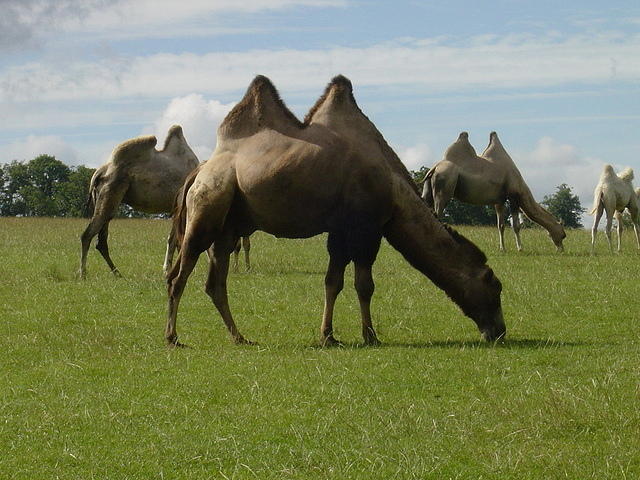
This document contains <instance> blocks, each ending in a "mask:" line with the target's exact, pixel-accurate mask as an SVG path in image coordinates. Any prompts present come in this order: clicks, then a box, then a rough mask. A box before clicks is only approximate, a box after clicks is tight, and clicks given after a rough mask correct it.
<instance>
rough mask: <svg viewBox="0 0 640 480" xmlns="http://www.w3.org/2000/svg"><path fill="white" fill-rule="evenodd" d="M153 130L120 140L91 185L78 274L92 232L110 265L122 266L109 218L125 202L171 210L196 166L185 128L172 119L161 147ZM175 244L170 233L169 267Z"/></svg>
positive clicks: (83, 268) (148, 208) (159, 210)
mask: <svg viewBox="0 0 640 480" xmlns="http://www.w3.org/2000/svg"><path fill="white" fill-rule="evenodd" d="M157 142H158V140H157V139H156V137H155V136H153V135H149V136H143V137H137V138H133V139H131V140H127V141H126V142H123V143H121V144H120V145H118V146H117V147H116V148H115V149H114V150H113V153H112V154H111V158H110V159H109V161H108V162H107V163H105V164H104V165H102V166H101V167H99V168H98V169H97V170H96V171H95V173H94V174H93V177H92V178H91V184H90V186H89V198H88V200H87V207H88V210H93V214H92V217H91V221H90V222H89V225H88V226H87V228H86V229H85V230H84V232H83V233H82V235H81V237H80V239H81V243H82V253H81V257H80V271H79V274H80V277H81V278H85V276H86V270H87V268H86V265H87V252H88V251H89V245H90V244H91V240H92V239H93V237H95V236H96V235H98V242H97V244H96V248H97V250H98V251H99V252H100V253H101V254H102V256H103V257H104V259H105V261H106V262H107V264H108V265H109V268H110V269H111V271H112V272H113V273H114V274H115V275H116V276H119V275H120V272H118V269H117V268H116V266H115V265H114V264H113V261H112V260H111V257H110V256H109V245H108V244H107V238H108V235H109V222H110V221H111V219H112V218H113V217H114V216H115V215H116V214H117V212H118V207H119V206H120V204H121V203H126V204H127V205H129V206H131V207H132V208H134V209H136V210H139V211H141V212H145V213H170V212H171V211H172V208H173V202H174V199H175V196H176V193H177V192H178V190H179V189H180V187H182V184H183V183H184V180H185V178H186V177H187V175H188V174H189V173H190V172H191V171H192V170H194V169H195V168H196V167H197V166H198V158H197V157H196V155H195V154H194V153H193V151H192V150H191V148H190V147H189V145H188V144H187V141H186V140H185V138H184V135H183V133H182V128H181V127H180V126H178V125H174V126H172V127H171V128H170V129H169V133H168V134H167V139H166V140H165V143H164V148H163V149H162V150H159V151H158V150H156V149H155V146H156V143H157ZM175 248H176V242H175V238H174V235H173V231H172V233H171V234H170V235H169V238H168V239H167V252H166V255H165V261H164V270H165V272H166V271H167V270H168V269H169V267H170V266H171V260H172V258H173V252H174V250H175Z"/></svg>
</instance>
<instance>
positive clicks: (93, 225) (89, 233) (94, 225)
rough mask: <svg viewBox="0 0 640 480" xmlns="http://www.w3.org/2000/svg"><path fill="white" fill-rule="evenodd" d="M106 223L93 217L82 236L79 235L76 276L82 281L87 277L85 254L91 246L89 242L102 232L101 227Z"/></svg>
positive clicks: (99, 218)
mask: <svg viewBox="0 0 640 480" xmlns="http://www.w3.org/2000/svg"><path fill="white" fill-rule="evenodd" d="M107 222H108V220H105V219H103V218H102V217H93V218H92V219H91V221H90V222H89V225H87V228H85V229H84V232H82V235H80V243H81V245H82V247H81V253H80V270H79V271H78V274H79V275H80V278H82V279H84V278H86V276H87V254H88V253H89V247H90V246H91V240H93V237H95V236H96V235H97V234H98V232H100V231H101V230H102V227H103V226H104V225H105V224H106V223H107Z"/></svg>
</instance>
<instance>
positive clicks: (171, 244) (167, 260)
mask: <svg viewBox="0 0 640 480" xmlns="http://www.w3.org/2000/svg"><path fill="white" fill-rule="evenodd" d="M176 248H178V242H177V241H176V232H175V229H174V228H173V227H171V231H170V232H169V236H168V237H167V251H166V253H165V255H164V264H163V265H162V271H163V272H164V274H165V276H166V275H167V274H168V273H169V270H170V269H171V265H172V263H173V254H174V252H175V251H176Z"/></svg>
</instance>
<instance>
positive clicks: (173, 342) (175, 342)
mask: <svg viewBox="0 0 640 480" xmlns="http://www.w3.org/2000/svg"><path fill="white" fill-rule="evenodd" d="M167 348H191V347H190V346H189V345H186V344H184V343H180V342H179V341H178V339H175V340H167Z"/></svg>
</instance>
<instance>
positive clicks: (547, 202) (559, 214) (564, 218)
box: [542, 183, 585, 228]
mask: <svg viewBox="0 0 640 480" xmlns="http://www.w3.org/2000/svg"><path fill="white" fill-rule="evenodd" d="M542 205H544V206H545V207H546V208H547V210H549V212H551V215H553V216H554V217H556V218H557V219H558V220H559V221H560V222H562V224H563V225H564V226H565V227H567V228H582V222H581V221H580V220H581V217H582V214H583V213H584V211H585V209H584V208H582V205H580V199H579V198H578V196H577V195H574V194H573V192H572V191H571V187H569V186H568V185H567V184H566V183H563V184H562V185H558V187H557V190H556V193H554V194H553V195H545V197H544V199H543V200H542Z"/></svg>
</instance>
